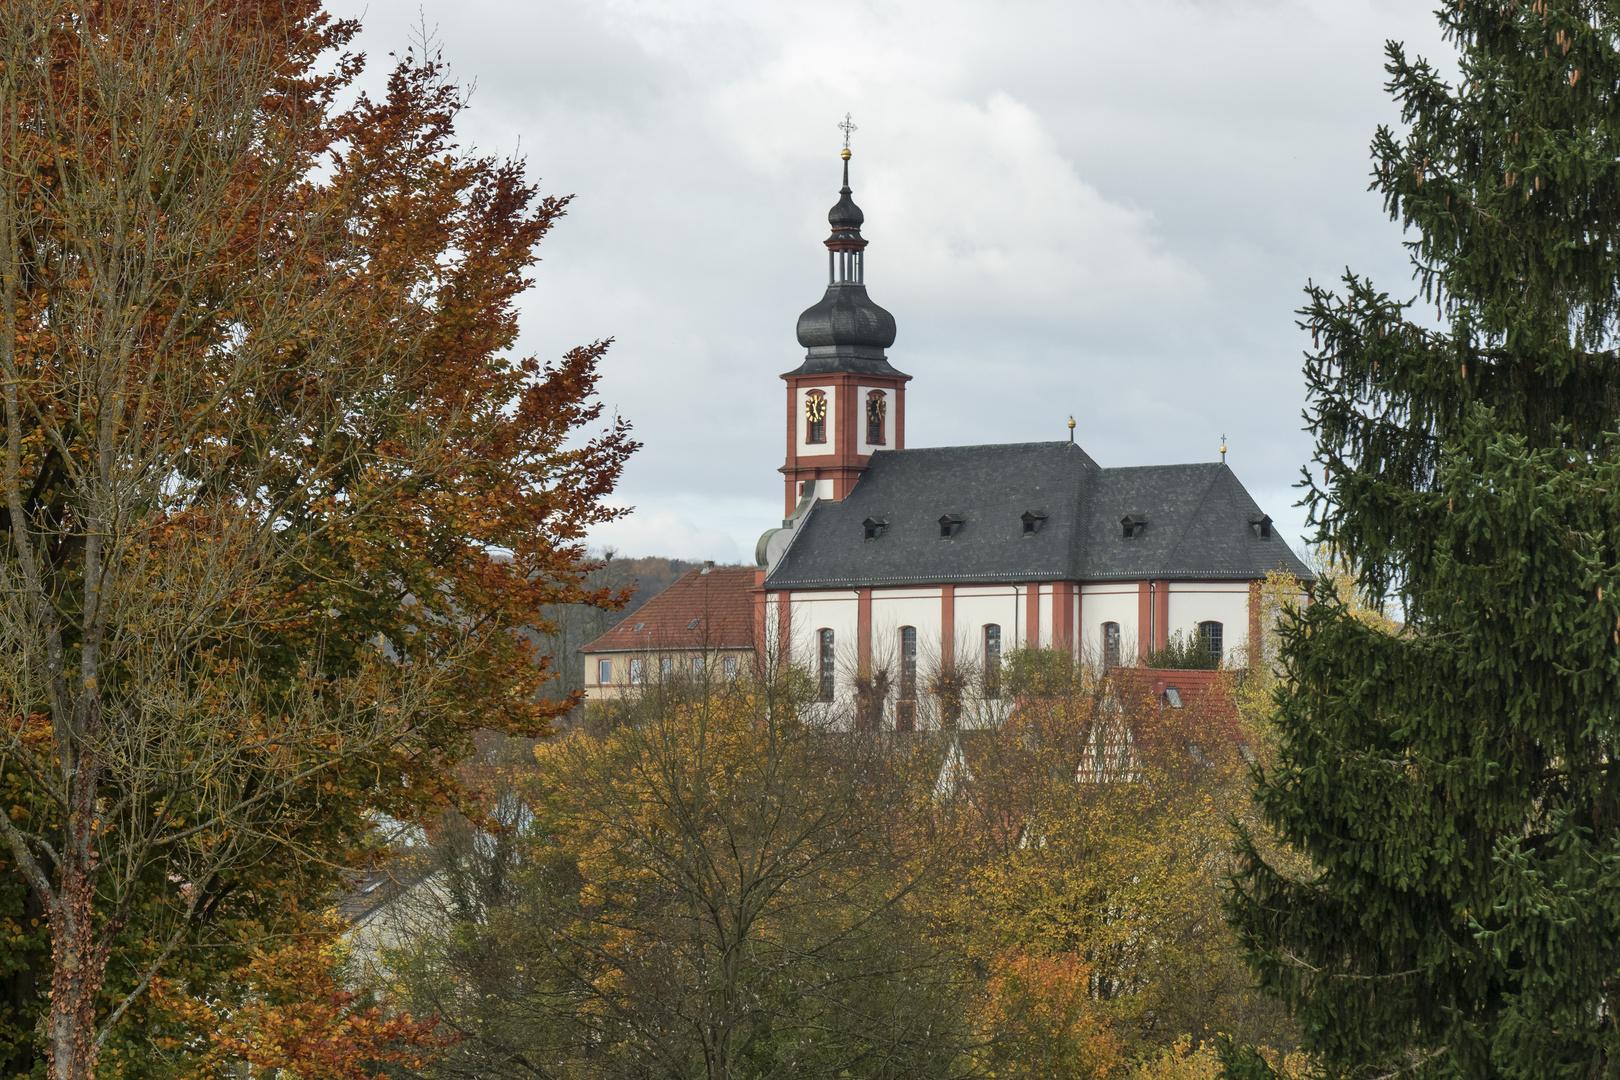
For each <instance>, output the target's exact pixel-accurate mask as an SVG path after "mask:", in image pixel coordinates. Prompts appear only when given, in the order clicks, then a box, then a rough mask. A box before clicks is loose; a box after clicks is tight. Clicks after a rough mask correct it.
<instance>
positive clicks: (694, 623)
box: [686, 618, 703, 630]
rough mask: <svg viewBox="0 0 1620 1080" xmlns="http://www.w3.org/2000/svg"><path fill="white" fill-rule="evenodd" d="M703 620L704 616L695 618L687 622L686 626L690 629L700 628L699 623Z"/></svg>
mask: <svg viewBox="0 0 1620 1080" xmlns="http://www.w3.org/2000/svg"><path fill="white" fill-rule="evenodd" d="M702 621H703V619H702V618H696V619H693V620H692V621H691V622H689V623H687V624H686V628H687V629H688V630H696V629H697V628H698V623H700V622H702Z"/></svg>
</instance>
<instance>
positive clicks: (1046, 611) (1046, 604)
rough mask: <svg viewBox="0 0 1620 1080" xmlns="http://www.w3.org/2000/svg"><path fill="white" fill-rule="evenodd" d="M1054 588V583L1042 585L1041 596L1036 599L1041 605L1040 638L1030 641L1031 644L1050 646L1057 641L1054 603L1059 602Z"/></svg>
mask: <svg viewBox="0 0 1620 1080" xmlns="http://www.w3.org/2000/svg"><path fill="white" fill-rule="evenodd" d="M1054 588H1055V586H1052V585H1042V586H1041V589H1040V597H1039V599H1038V600H1037V601H1036V602H1037V603H1038V604H1039V605H1040V606H1039V611H1040V640H1039V641H1033V642H1029V644H1031V645H1036V646H1040V647H1043V648H1050V647H1051V646H1052V645H1053V643H1054V642H1056V641H1057V635H1056V632H1055V630H1054V627H1053V623H1052V605H1053V604H1055V603H1056V602H1057V597H1056V596H1054V595H1053V589H1054Z"/></svg>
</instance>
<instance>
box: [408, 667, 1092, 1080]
mask: <svg viewBox="0 0 1620 1080" xmlns="http://www.w3.org/2000/svg"><path fill="white" fill-rule="evenodd" d="M795 685H796V686H797V689H796V690H794V689H792V687H793V686H795ZM813 697H814V694H813V687H812V686H811V685H810V684H809V682H808V680H805V679H802V678H801V679H792V678H789V679H787V680H784V682H783V683H781V684H764V685H759V684H753V685H750V684H733V685H729V686H725V687H722V686H721V685H719V684H718V683H711V684H704V683H701V682H699V683H692V682H689V681H686V680H681V679H675V680H669V681H666V682H664V683H662V684H658V685H649V687H648V688H647V692H646V694H645V695H644V696H643V697H642V699H641V700H640V701H638V702H636V703H634V706H633V708H632V709H631V711H630V714H629V717H628V722H627V723H626V724H624V725H622V726H620V727H618V728H616V729H615V730H613V731H612V732H611V733H610V734H607V735H606V736H603V737H600V738H594V737H590V736H586V735H575V736H573V737H570V738H567V739H564V740H561V741H558V742H555V743H551V744H544V745H542V746H541V747H540V749H539V751H538V755H539V759H538V762H539V766H540V770H539V775H538V777H537V779H536V781H535V786H534V787H533V788H532V789H531V793H532V796H533V798H532V799H531V802H530V804H529V809H528V810H527V811H526V812H525V813H524V814H522V815H520V816H519V818H517V819H508V821H507V833H506V835H508V836H510V835H514V834H520V835H521V836H522V841H521V843H520V844H519V845H518V850H517V856H518V858H517V861H516V863H515V864H512V865H511V866H510V867H508V868H505V869H503V868H501V865H500V864H501V862H502V859H503V855H502V849H501V846H500V844H501V841H500V838H499V837H500V831H499V830H491V831H488V832H486V834H485V837H486V838H485V840H484V842H483V843H482V844H481V845H479V844H472V843H452V844H449V845H445V847H444V850H445V851H446V854H448V855H450V856H451V858H450V859H449V860H448V861H447V863H446V865H445V867H444V872H443V874H442V876H441V877H440V878H438V879H437V882H436V883H435V884H434V885H432V886H430V887H425V888H423V889H421V890H418V891H417V893H416V894H414V899H416V900H417V902H420V903H426V904H427V905H429V910H433V911H438V912H442V914H441V915H439V916H437V917H430V918H427V919H424V920H421V924H422V925H424V926H425V927H427V928H429V929H430V930H432V931H433V933H432V935H431V936H430V937H429V938H428V940H425V941H423V940H418V941H417V942H415V943H414V944H412V945H411V946H409V947H406V948H402V949H400V950H398V952H397V953H396V954H395V955H394V956H393V958H392V962H393V965H394V970H395V971H396V973H397V975H396V980H395V982H396V985H399V986H400V987H402V988H404V990H405V997H404V1001H405V1002H406V1003H408V1004H410V1005H411V1006H412V1007H414V1008H416V1009H417V1010H418V1011H421V1012H427V1011H431V1012H436V1013H439V1014H441V1015H442V1016H443V1018H444V1023H445V1024H446V1026H447V1027H448V1028H449V1029H450V1030H452V1031H454V1032H455V1033H457V1034H460V1035H464V1036H465V1038H464V1039H463V1041H461V1042H460V1043H458V1044H457V1045H455V1046H454V1047H452V1048H450V1050H449V1051H447V1053H446V1055H445V1056H444V1058H443V1059H442V1060H441V1061H440V1062H439V1063H438V1064H437V1065H435V1066H434V1068H433V1071H432V1074H433V1075H435V1076H439V1077H458V1076H465V1077H475V1076H476V1077H512V1078H538V1077H554V1076H555V1077H578V1078H586V1077H604V1078H606V1077H643V1076H645V1077H704V1078H722V1077H727V1078H729V1077H778V1076H781V1077H787V1076H801V1075H814V1076H850V1077H923V1076H929V1077H949V1076H952V1075H957V1074H958V1073H960V1072H962V1071H963V1070H965V1069H967V1068H969V1067H970V1062H969V1059H968V1058H967V1056H966V1050H967V1049H968V1048H969V1047H970V1046H971V1045H972V1043H973V1032H972V1029H971V1028H970V1027H969V1026H968V1021H967V1018H966V1015H965V1011H964V1005H963V1002H962V1001H961V1000H960V995H959V989H960V987H959V984H958V975H957V968H956V967H955V966H954V965H953V964H952V963H951V962H950V960H949V957H947V956H942V955H941V954H940V953H939V951H938V949H937V948H936V947H935V945H934V943H933V942H931V941H930V939H929V936H928V934H927V933H926V930H927V924H926V921H925V919H924V917H923V914H922V912H921V911H920V909H919V908H918V907H917V906H916V905H915V903H914V901H915V898H916V897H915V894H916V890H917V888H918V885H919V882H920V880H921V875H922V874H924V873H926V871H927V857H928V854H929V847H928V844H927V840H928V833H927V829H926V821H925V818H926V813H927V809H928V803H927V799H926V792H927V790H928V784H927V783H926V781H928V780H931V779H932V773H931V771H930V770H928V769H926V768H924V769H923V770H922V771H921V772H918V771H917V770H916V769H915V766H916V764H917V761H916V760H915V759H912V758H910V757H908V756H906V755H896V754H894V753H892V747H890V746H889V745H887V743H886V741H885V740H884V737H883V736H881V735H878V734H876V733H871V732H857V731H856V730H854V729H855V724H854V722H853V718H848V719H849V721H850V722H849V724H848V725H847V728H848V730H827V729H825V728H822V727H819V726H817V725H816V724H813V723H810V722H807V721H806V720H805V719H804V718H803V717H802V716H801V714H800V712H799V706H800V705H802V704H804V703H807V702H809V701H811V700H813ZM530 814H532V817H530V816H528V815H530ZM507 850H510V849H507ZM1054 1022H1057V1023H1061V1022H1063V1021H1062V1018H1061V1017H1058V1018H1056V1019H1055V1020H1054Z"/></svg>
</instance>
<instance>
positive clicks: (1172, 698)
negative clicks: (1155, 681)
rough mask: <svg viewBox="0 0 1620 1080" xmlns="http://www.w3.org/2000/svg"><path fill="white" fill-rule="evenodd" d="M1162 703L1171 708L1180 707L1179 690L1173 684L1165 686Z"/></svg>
mask: <svg viewBox="0 0 1620 1080" xmlns="http://www.w3.org/2000/svg"><path fill="white" fill-rule="evenodd" d="M1164 703H1165V704H1166V705H1168V706H1170V707H1171V708H1172V709H1179V708H1181V691H1180V690H1179V689H1177V688H1176V687H1174V686H1167V687H1165V688H1164Z"/></svg>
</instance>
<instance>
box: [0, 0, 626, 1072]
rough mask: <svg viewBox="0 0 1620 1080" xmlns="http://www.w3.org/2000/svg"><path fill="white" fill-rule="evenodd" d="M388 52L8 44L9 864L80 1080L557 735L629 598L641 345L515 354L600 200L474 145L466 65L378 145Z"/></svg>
mask: <svg viewBox="0 0 1620 1080" xmlns="http://www.w3.org/2000/svg"><path fill="white" fill-rule="evenodd" d="M357 29H358V27H357V26H356V24H354V23H353V22H345V21H339V20H334V19H331V18H329V17H328V16H326V15H325V14H323V13H322V12H321V10H320V8H319V5H318V3H317V2H316V0H231V2H228V3H227V2H223V0H108V2H101V0H17V2H15V3H12V4H9V5H8V6H7V10H6V16H5V18H4V19H3V20H0V320H3V322H4V325H3V326H0V380H3V385H0V423H3V432H0V702H3V711H0V715H3V717H4V724H3V727H0V783H3V784H4V786H5V788H6V789H7V792H8V793H12V798H10V799H8V800H7V801H8V802H11V807H10V811H9V813H6V814H0V840H3V841H4V846H5V856H6V858H5V862H6V863H7V864H8V868H12V869H15V871H16V872H18V873H19V874H21V875H22V877H23V879H24V880H25V881H26V885H27V887H28V890H29V891H30V892H31V893H32V894H33V895H32V901H31V902H32V903H34V904H35V905H37V909H38V910H39V911H40V912H41V916H42V921H43V923H44V924H45V926H46V927H47V928H48V933H49V943H48V946H49V947H48V953H49V955H48V958H46V959H45V960H44V961H43V962H42V964H41V972H40V974H42V975H43V976H44V979H43V981H44V982H46V983H48V987H49V997H48V1006H47V1007H46V1008H47V1012H48V1015H47V1016H46V1017H44V1019H43V1022H42V1023H40V1024H39V1025H38V1029H37V1030H38V1032H39V1034H38V1036H37V1038H38V1046H37V1049H38V1050H39V1051H40V1052H41V1053H43V1055H44V1056H45V1058H46V1059H47V1060H48V1063H49V1074H50V1075H51V1076H52V1077H53V1078H57V1080H81V1078H87V1077H89V1076H91V1075H93V1073H94V1070H95V1065H96V1061H97V1057H98V1054H100V1053H101V1052H102V1051H103V1050H104V1049H105V1048H106V1047H107V1046H108V1043H109V1040H115V1041H116V1040H117V1039H121V1038H123V1036H121V1035H119V1034H118V1032H119V1030H120V1025H121V1024H124V1023H125V1022H127V1021H128V1020H129V1019H130V1018H131V1010H132V1009H137V1010H138V1009H139V1008H141V1007H143V1006H142V1001H143V995H144V994H145V992H146V991H147V990H148V988H149V987H150V985H151V982H152V980H153V979H154V978H158V977H160V976H162V975H163V974H164V972H165V971H166V970H172V969H173V968H174V967H175V966H176V965H186V964H190V965H191V966H190V967H188V968H187V969H186V970H187V971H188V972H189V973H190V974H189V975H188V979H190V978H195V977H198V976H199V973H204V972H206V970H207V966H206V965H202V966H198V964H199V963H200V962H194V960H193V959H188V957H189V958H194V957H195V956H197V955H199V954H203V953H206V954H207V955H213V956H219V955H225V953H223V952H221V951H220V950H228V949H230V948H232V947H238V948H243V947H247V946H246V944H245V942H244V941H243V940H242V937H241V935H243V934H247V933H261V934H262V933H264V932H265V931H266V929H267V928H269V927H272V926H273V925H274V923H275V920H276V918H277V911H278V909H283V908H285V909H287V910H293V909H296V907H297V904H296V903H294V902H293V901H294V900H296V898H298V897H300V896H302V897H306V898H307V897H311V896H316V895H321V894H324V893H325V892H326V891H328V890H329V889H330V888H331V885H332V883H333V881H334V878H335V874H336V872H337V870H339V869H340V868H342V867H343V866H345V865H348V864H350V863H351V862H352V858H353V853H354V851H355V850H356V848H357V846H358V845H359V843H360V841H361V840H362V838H363V834H364V830H365V823H366V821H367V820H368V816H369V815H375V814H377V813H386V814H389V815H392V816H394V817H396V818H401V819H406V820H409V819H413V818H420V817H421V816H423V815H425V814H427V813H430V812H432V811H433V810H434V809H435V808H436V807H437V806H439V805H442V804H443V802H444V800H445V799H447V798H449V797H451V796H452V795H453V792H452V791H450V790H449V788H450V785H451V784H452V781H451V780H450V779H448V778H449V777H451V776H452V775H453V771H452V770H451V769H449V768H448V767H447V766H448V765H450V764H452V763H453V762H454V761H455V760H457V759H458V758H459V757H460V756H462V755H463V754H464V753H465V752H466V751H467V750H468V749H469V747H470V746H471V734H472V732H473V731H474V730H475V729H478V728H493V729H497V730H502V731H506V732H509V733H521V734H529V735H535V734H540V733H544V732H545V731H546V729H547V725H548V721H549V719H550V718H551V717H553V716H554V715H556V714H557V713H558V712H559V710H560V709H562V708H564V707H565V706H566V704H567V703H566V702H562V703H558V702H547V701H545V700H544V699H543V698H542V697H541V696H540V695H539V693H538V691H539V689H540V688H541V687H542V685H543V684H544V683H545V682H546V680H547V679H548V678H550V677H551V674H552V673H551V672H550V671H549V669H548V666H547V661H546V658H544V657H540V656H536V655H534V654H533V648H532V646H531V645H530V644H529V639H528V638H527V637H525V636H524V634H523V633H522V632H521V631H522V630H523V628H524V627H525V626H526V625H527V626H534V625H535V624H536V622H537V620H538V619H539V612H540V609H541V607H542V605H546V604H556V603H565V602H581V601H584V602H596V603H612V602H613V600H614V597H612V596H610V595H607V594H605V593H593V592H591V591H590V590H588V589H587V588H585V586H584V584H583V571H584V570H585V569H586V567H585V566H584V562H583V560H584V553H583V549H582V547H581V542H582V537H583V535H584V530H585V529H586V528H587V527H588V526H590V525H591V524H593V523H595V522H599V521H602V520H604V519H606V518H608V517H610V516H612V513H613V511H611V510H609V509H606V508H605V507H604V506H603V504H602V498H603V496H604V495H606V494H607V493H608V492H610V491H611V490H612V487H613V485H614V483H615V481H616V479H617V477H618V475H619V471H620V469H621V468H622V466H623V463H624V461H625V458H626V456H627V455H628V454H629V453H630V452H631V451H632V450H633V449H634V444H633V443H632V442H631V441H630V438H629V435H628V431H627V429H626V427H625V425H624V424H623V423H622V422H617V421H604V420H603V418H602V417H601V415H600V412H599V409H600V406H599V405H597V404H595V403H594V402H593V397H592V393H593V388H594V385H595V380H596V377H597V376H596V364H597V362H598V360H599V358H600V356H601V355H602V352H603V349H604V346H605V343H602V342H598V343H596V344H593V345H589V346H586V347H582V348H579V349H576V350H574V351H573V352H570V353H569V354H567V355H566V356H565V357H563V358H562V359H561V361H560V362H557V363H555V364H552V365H547V366H541V365H539V364H537V363H536V362H534V361H516V360H512V359H510V358H509V357H508V351H509V349H510V346H511V345H512V343H513V341H514V338H515V336H516V333H517V327H516V322H515V313H514V306H513V305H514V301H515V299H516V298H517V297H518V295H519V294H520V293H521V292H522V291H523V290H524V289H525V288H527V287H528V285H529V284H530V282H529V279H528V278H527V276H526V274H527V271H528V268H529V267H530V265H531V264H532V263H533V260H534V258H535V256H534V248H535V245H536V243H537V242H538V241H539V240H540V239H541V237H542V236H544V234H545V233H546V231H547V230H548V229H549V228H550V226H551V225H552V224H553V223H554V222H555V220H556V219H557V218H558V216H559V215H560V214H561V213H562V212H563V210H564V208H565V205H566V202H567V200H566V199H557V198H540V197H539V196H538V194H537V192H536V190H535V188H534V187H533V186H532V185H530V184H529V183H528V182H527V181H526V179H525V177H524V173H523V168H522V165H521V164H520V163H517V162H513V161H502V160H497V159H492V158H489V157H482V156H478V155H476V154H471V153H468V152H465V151H461V150H459V149H458V148H457V147H456V145H455V143H454V124H455V121H456V117H457V114H458V112H459V110H460V109H461V107H462V105H463V103H464V102H463V98H462V97H461V96H460V95H459V93H458V91H457V90H456V89H455V88H454V87H453V86H451V85H449V84H448V83H447V81H446V80H445V78H444V74H443V70H442V68H441V67H440V65H439V63H438V62H437V60H436V59H434V58H432V57H429V56H422V57H410V56H407V58H406V59H405V60H404V61H403V62H401V63H399V64H398V66H397V67H396V68H395V69H394V71H393V73H392V75H391V77H390V79H389V81H388V84H387V88H386V91H385V93H384V94H383V96H382V97H380V98H372V97H368V96H365V95H360V96H359V97H358V98H357V100H355V101H354V103H353V104H350V105H347V106H341V105H340V104H339V100H340V97H343V96H346V91H347V90H348V89H349V87H350V86H351V84H352V82H353V80H354V79H355V77H356V76H357V75H358V73H359V71H360V70H361V66H362V58H360V57H357V56H355V55H353V54H351V53H349V52H347V51H345V50H346V47H347V44H348V43H349V42H350V41H351V40H352V38H353V36H354V34H355V33H356V32H357ZM582 428H596V429H597V430H596V433H595V434H594V435H593V434H589V433H584V432H582V431H581V429H582ZM540 629H544V627H543V626H542V627H540ZM208 950H214V951H213V952H211V953H209V952H208Z"/></svg>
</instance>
